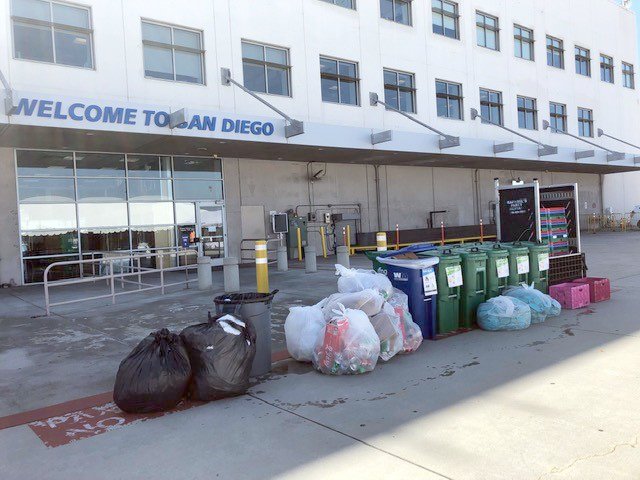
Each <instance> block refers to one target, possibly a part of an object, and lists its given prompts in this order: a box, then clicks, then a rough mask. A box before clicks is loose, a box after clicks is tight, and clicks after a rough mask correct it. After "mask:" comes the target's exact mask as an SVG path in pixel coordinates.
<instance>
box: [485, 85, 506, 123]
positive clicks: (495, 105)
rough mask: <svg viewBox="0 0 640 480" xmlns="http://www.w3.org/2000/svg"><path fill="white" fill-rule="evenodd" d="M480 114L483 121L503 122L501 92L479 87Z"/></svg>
mask: <svg viewBox="0 0 640 480" xmlns="http://www.w3.org/2000/svg"><path fill="white" fill-rule="evenodd" d="M480 114H481V115H482V122H483V123H495V124H497V125H502V124H503V115H502V93H500V92H495V91H493V90H486V89H484V88H481V89H480Z"/></svg>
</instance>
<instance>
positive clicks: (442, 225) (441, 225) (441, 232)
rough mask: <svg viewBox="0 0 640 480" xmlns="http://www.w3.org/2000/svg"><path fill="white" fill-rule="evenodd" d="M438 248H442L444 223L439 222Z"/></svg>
mask: <svg viewBox="0 0 640 480" xmlns="http://www.w3.org/2000/svg"><path fill="white" fill-rule="evenodd" d="M440 246H441V247H443V246H444V222H440Z"/></svg>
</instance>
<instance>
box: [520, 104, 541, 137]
mask: <svg viewBox="0 0 640 480" xmlns="http://www.w3.org/2000/svg"><path fill="white" fill-rule="evenodd" d="M518 127H520V128H524V129H527V130H537V129H538V106H537V102H536V99H535V98H529V97H520V96H519V97H518Z"/></svg>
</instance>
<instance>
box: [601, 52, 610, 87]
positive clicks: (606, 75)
mask: <svg viewBox="0 0 640 480" xmlns="http://www.w3.org/2000/svg"><path fill="white" fill-rule="evenodd" d="M600 80H602V81H603V82H607V83H613V58H611V57H608V56H607V55H600Z"/></svg>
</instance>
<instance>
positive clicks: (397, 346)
mask: <svg viewBox="0 0 640 480" xmlns="http://www.w3.org/2000/svg"><path fill="white" fill-rule="evenodd" d="M371 325H373V328H374V330H375V331H376V333H377V334H378V337H379V338H380V358H381V359H382V360H384V361H385V362H387V361H389V360H390V359H391V358H392V357H394V356H395V355H396V354H398V353H400V352H402V350H403V348H404V344H403V335H402V326H401V319H400V315H398V313H397V312H396V311H395V309H394V308H393V307H392V306H391V305H390V304H388V303H386V302H385V304H384V305H383V306H382V310H381V311H380V313H378V314H377V315H374V316H373V317H371Z"/></svg>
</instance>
